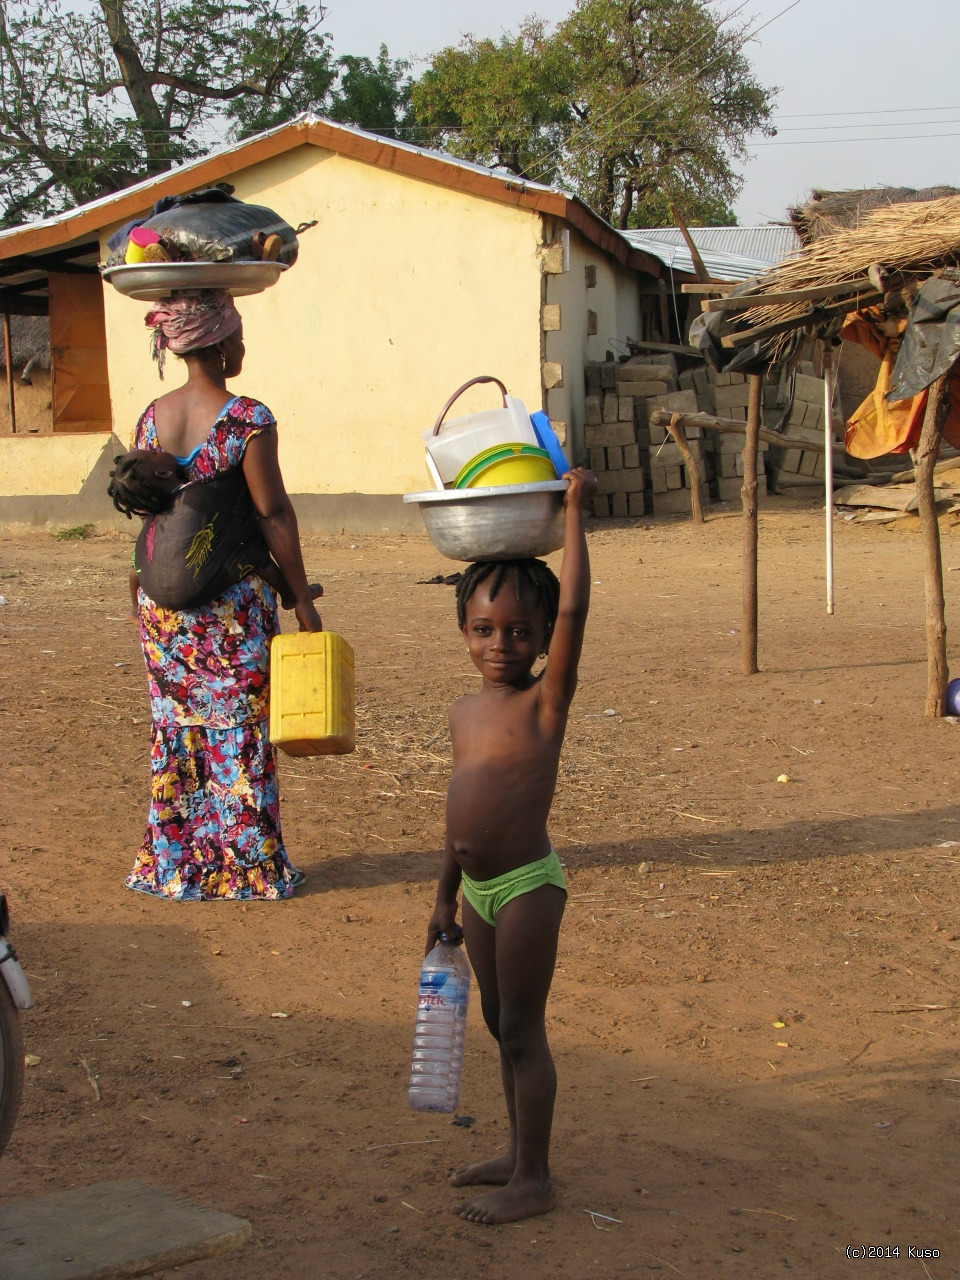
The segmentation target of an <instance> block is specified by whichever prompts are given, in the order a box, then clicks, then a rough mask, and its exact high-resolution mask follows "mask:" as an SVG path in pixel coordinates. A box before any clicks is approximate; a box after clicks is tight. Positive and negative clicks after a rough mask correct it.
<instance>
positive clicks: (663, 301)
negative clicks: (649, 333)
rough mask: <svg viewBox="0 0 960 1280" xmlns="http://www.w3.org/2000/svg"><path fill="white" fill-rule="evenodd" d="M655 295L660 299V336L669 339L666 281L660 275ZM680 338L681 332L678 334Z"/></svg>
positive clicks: (663, 339) (662, 338) (668, 308)
mask: <svg viewBox="0 0 960 1280" xmlns="http://www.w3.org/2000/svg"><path fill="white" fill-rule="evenodd" d="M657 296H658V298H659V299H660V338H661V341H663V342H669V341H670V306H669V301H668V298H667V282H666V280H664V279H663V278H662V277H661V278H660V279H659V280H658V281H657ZM677 336H678V337H680V338H682V337H683V334H682V333H681V334H678V335H677Z"/></svg>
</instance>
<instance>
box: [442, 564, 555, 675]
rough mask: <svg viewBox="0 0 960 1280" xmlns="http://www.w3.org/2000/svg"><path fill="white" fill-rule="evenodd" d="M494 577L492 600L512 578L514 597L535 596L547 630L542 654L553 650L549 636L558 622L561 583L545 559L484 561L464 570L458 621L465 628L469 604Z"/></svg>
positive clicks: (491, 585)
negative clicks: (528, 594) (505, 582)
mask: <svg viewBox="0 0 960 1280" xmlns="http://www.w3.org/2000/svg"><path fill="white" fill-rule="evenodd" d="M488 578H491V579H492V581H491V583H490V588H489V594H490V599H491V600H492V599H493V598H494V596H496V594H497V592H498V591H499V590H500V588H501V587H502V586H503V583H504V581H505V580H506V579H509V581H510V584H511V585H512V587H513V591H514V595H515V596H516V597H517V599H518V600H519V599H521V598H522V596H523V594H524V592H525V591H526V592H528V593H530V594H532V595H533V597H534V599H535V600H536V603H537V604H538V605H539V606H540V608H541V609H542V610H543V617H544V622H545V624H546V631H545V634H544V639H543V651H544V653H546V651H547V649H548V648H549V647H550V637H551V635H552V634H553V627H554V624H555V622H556V621H557V607H558V605H559V601H560V583H559V581H558V580H557V575H556V574H555V573H554V572H553V570H552V569H551V568H550V566H549V565H547V564H545V563H544V562H543V561H542V560H481V561H477V562H475V563H474V564H471V565H470V566H469V567H468V568H466V569H464V571H463V573H462V575H461V577H460V581H459V582H458V583H457V622H458V623H459V625H460V626H461V627H462V626H463V625H464V624H465V623H466V620H467V603H468V602H469V601H470V599H471V598H472V597H473V593H474V592H475V591H476V589H477V587H479V586H480V584H481V582H486V580H487V579H488Z"/></svg>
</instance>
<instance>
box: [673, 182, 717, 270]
mask: <svg viewBox="0 0 960 1280" xmlns="http://www.w3.org/2000/svg"><path fill="white" fill-rule="evenodd" d="M669 209H670V217H671V218H672V219H673V220H674V222H675V223H676V224H677V226H678V227H679V228H680V234H681V235H682V236H683V238H684V240H685V241H686V242H687V248H688V249H689V250H690V257H691V258H692V259H693V269H694V271H696V273H697V279H698V280H699V281H700V282H701V284H707V283H708V282H709V280H710V272H709V271H708V270H707V268H706V267H705V266H704V265H703V259H702V258H701V257H700V250H699V249H698V248H697V246H696V245H695V244H694V243H693V236H692V235H691V234H690V232H689V231H688V230H687V224H686V223H685V222H684V220H683V219H682V218H681V217H680V214H679V213H678V212H677V206H676V205H675V204H674V203H673V202H672V201H671V203H670V205H669Z"/></svg>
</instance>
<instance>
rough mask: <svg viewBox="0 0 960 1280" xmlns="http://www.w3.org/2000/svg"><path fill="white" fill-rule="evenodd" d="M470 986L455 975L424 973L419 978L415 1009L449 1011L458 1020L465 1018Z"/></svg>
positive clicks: (421, 1010)
mask: <svg viewBox="0 0 960 1280" xmlns="http://www.w3.org/2000/svg"><path fill="white" fill-rule="evenodd" d="M469 990H470V986H469V983H468V982H465V981H464V979H463V978H461V977H460V976H459V975H458V974H455V973H424V974H421V976H420V997H419V1000H418V1001H417V1009H418V1011H420V1012H426V1011H427V1010H430V1009H438V1010H439V1009H442V1010H449V1011H450V1012H451V1013H455V1014H456V1016H457V1017H458V1018H465V1017H466V1016H467V996H468V994H469Z"/></svg>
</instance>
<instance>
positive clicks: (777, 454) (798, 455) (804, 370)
mask: <svg viewBox="0 0 960 1280" xmlns="http://www.w3.org/2000/svg"><path fill="white" fill-rule="evenodd" d="M823 398H824V383H823V379H822V378H818V377H817V375H816V373H815V371H814V367H813V365H812V364H811V363H810V362H809V361H805V360H804V361H801V362H800V363H799V364H798V365H797V371H796V374H795V376H794V380H793V403H792V404H791V406H790V412H789V414H788V415H787V420H786V426H785V430H786V433H787V434H788V435H790V436H791V438H792V439H794V440H797V439H799V440H810V441H816V442H817V443H818V444H823ZM770 460H771V464H772V466H771V476H772V479H773V483H774V485H776V484H777V481H778V480H779V479H780V476H781V475H784V474H786V475H788V476H806V477H808V478H810V479H822V478H823V476H824V472H825V469H826V460H825V458H824V455H823V453H821V452H817V451H815V450H813V449H804V448H803V447H802V445H800V446H797V445H789V446H786V447H784V448H780V447H777V446H775V447H774V448H773V450H772V451H771V459H770ZM788 483H789V481H788Z"/></svg>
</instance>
